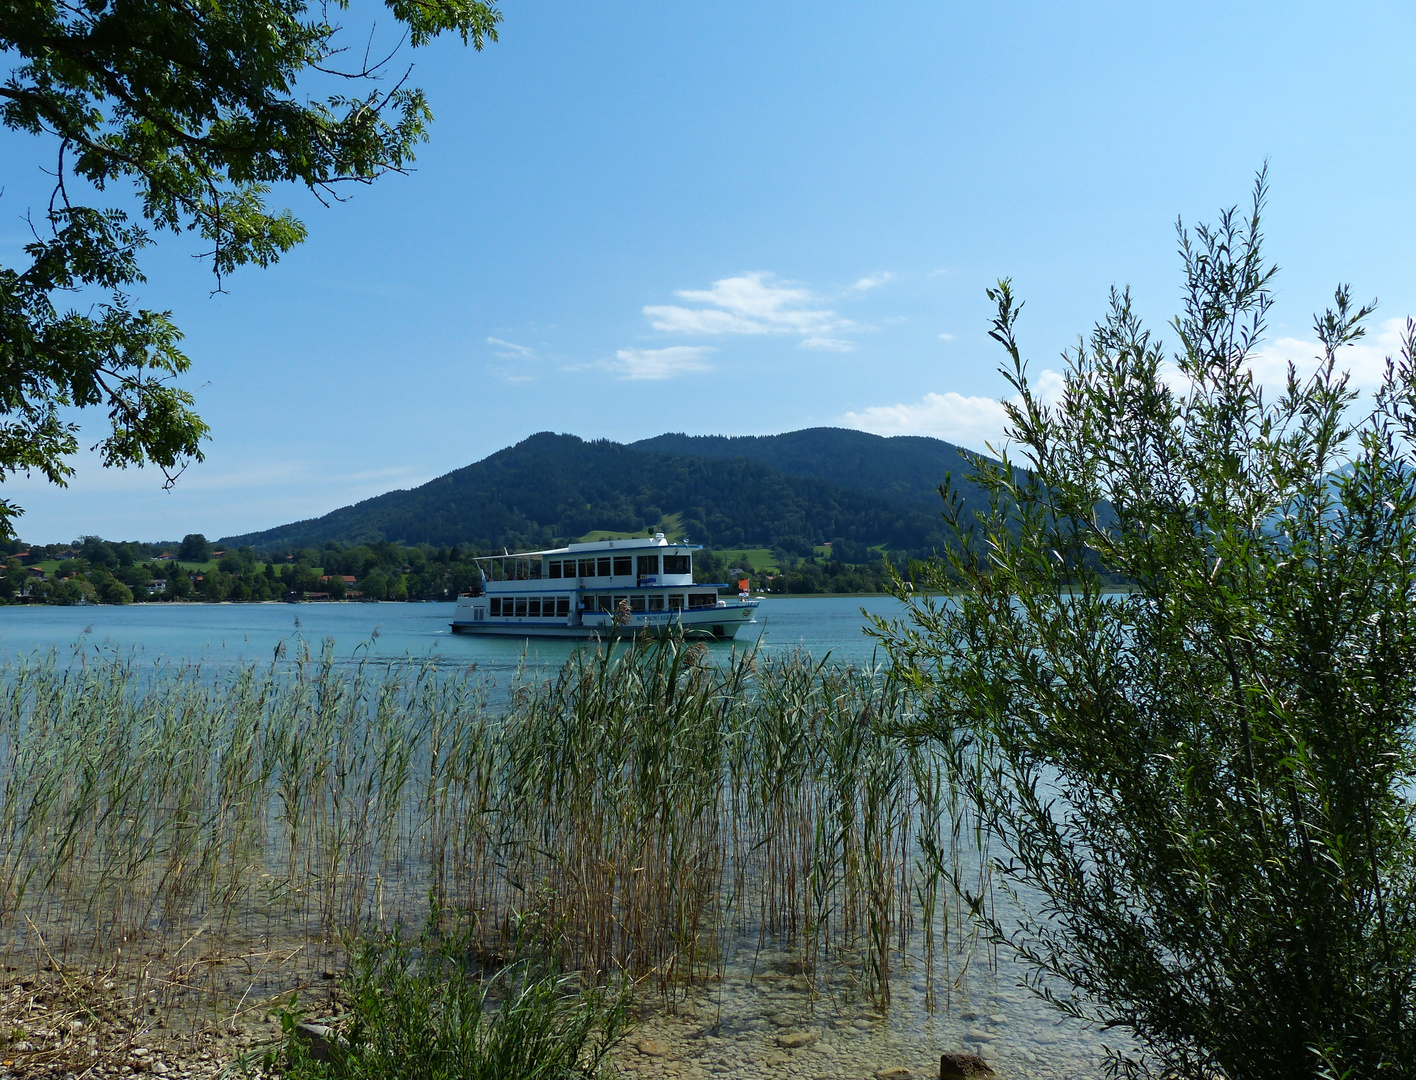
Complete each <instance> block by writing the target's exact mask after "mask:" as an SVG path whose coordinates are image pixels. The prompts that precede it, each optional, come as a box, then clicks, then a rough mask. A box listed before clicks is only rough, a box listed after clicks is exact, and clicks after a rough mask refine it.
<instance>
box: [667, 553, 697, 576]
mask: <svg viewBox="0 0 1416 1080" xmlns="http://www.w3.org/2000/svg"><path fill="white" fill-rule="evenodd" d="M690 565H691V564H690V563H689V557H688V556H687V555H665V556H664V573H666V574H687V573H689V572H690V569H689V568H690Z"/></svg>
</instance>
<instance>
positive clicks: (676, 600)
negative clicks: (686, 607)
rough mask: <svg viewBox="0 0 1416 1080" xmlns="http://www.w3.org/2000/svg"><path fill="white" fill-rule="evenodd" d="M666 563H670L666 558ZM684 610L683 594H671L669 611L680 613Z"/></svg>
mask: <svg viewBox="0 0 1416 1080" xmlns="http://www.w3.org/2000/svg"><path fill="white" fill-rule="evenodd" d="M664 561H665V562H668V559H667V558H665V559H664ZM682 608H683V594H682V593H673V594H671V595H670V596H669V610H670V611H680V610H682Z"/></svg>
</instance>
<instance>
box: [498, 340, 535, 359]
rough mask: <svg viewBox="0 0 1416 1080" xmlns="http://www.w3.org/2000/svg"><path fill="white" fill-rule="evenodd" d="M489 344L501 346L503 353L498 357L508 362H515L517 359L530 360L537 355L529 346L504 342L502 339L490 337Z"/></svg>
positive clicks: (499, 353)
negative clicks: (524, 358)
mask: <svg viewBox="0 0 1416 1080" xmlns="http://www.w3.org/2000/svg"><path fill="white" fill-rule="evenodd" d="M487 344H488V345H498V346H500V347H501V351H499V352H498V353H497V355H498V356H500V357H502V358H504V359H506V360H514V359H516V358H517V357H526V358H529V357H533V356H535V355H536V350H535V349H533V348H531V346H529V345H518V344H516V342H514V341H503V340H502V339H501V338H495V337H489V338H487Z"/></svg>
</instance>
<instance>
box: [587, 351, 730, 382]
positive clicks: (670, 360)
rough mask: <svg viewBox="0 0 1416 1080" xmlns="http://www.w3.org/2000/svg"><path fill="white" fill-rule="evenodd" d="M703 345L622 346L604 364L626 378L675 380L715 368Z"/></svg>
mask: <svg viewBox="0 0 1416 1080" xmlns="http://www.w3.org/2000/svg"><path fill="white" fill-rule="evenodd" d="M712 351H713V350H712V349H711V348H708V347H707V346H703V345H671V346H669V347H668V348H667V349H620V350H619V351H618V352H616V353H615V359H614V360H608V361H606V362H605V364H604V365H603V366H604V367H607V368H609V369H610V370H611V371H617V372H619V374H620V376H621V377H622V378H625V379H672V378H675V377H676V376H679V375H687V374H689V373H691V372H695V371H712V370H713V365H711V364H709V363H707V362H706V360H705V357H707V355H708V354H709V353H711V352H712Z"/></svg>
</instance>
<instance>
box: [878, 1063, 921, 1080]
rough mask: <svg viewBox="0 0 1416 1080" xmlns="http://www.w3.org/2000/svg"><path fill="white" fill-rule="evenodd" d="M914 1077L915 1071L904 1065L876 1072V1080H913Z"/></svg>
mask: <svg viewBox="0 0 1416 1080" xmlns="http://www.w3.org/2000/svg"><path fill="white" fill-rule="evenodd" d="M913 1077H914V1071H913V1070H912V1069H907V1068H905V1066H903V1065H892V1066H890V1067H889V1068H884V1069H876V1070H875V1080H912V1078H913Z"/></svg>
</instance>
